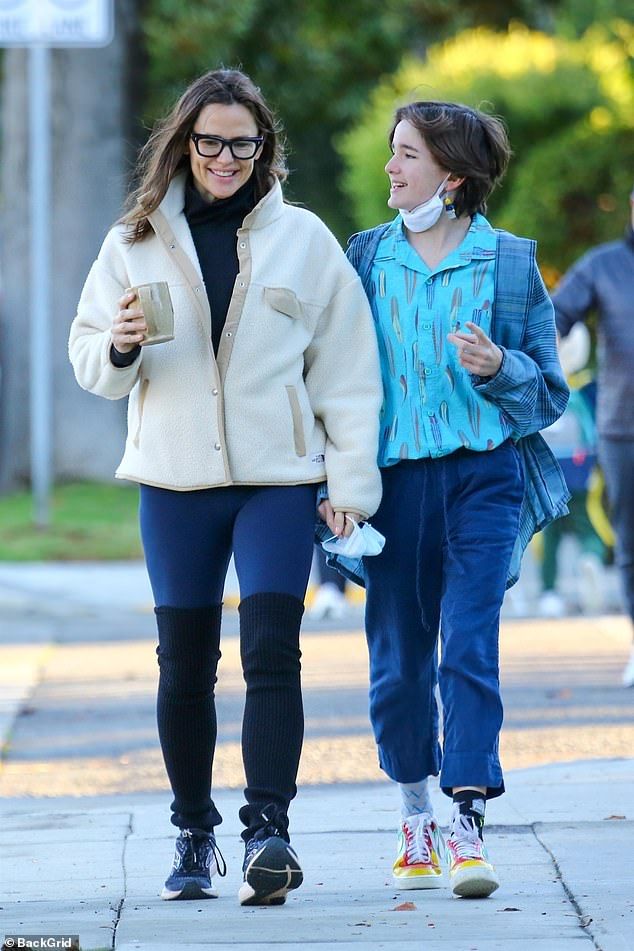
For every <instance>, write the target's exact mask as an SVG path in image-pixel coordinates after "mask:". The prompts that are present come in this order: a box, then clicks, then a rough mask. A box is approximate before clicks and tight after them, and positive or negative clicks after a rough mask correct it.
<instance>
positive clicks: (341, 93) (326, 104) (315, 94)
mask: <svg viewBox="0 0 634 951" xmlns="http://www.w3.org/2000/svg"><path fill="white" fill-rule="evenodd" d="M561 2H562V0H541V2H535V0H507V2H506V3H504V4H499V3H498V2H497V0H466V2H465V0H382V2H381V3H376V0H347V2H346V3H342V2H340V0H311V2H310V3H288V2H280V0H233V2H232V3H230V4H228V3H226V2H225V0H146V13H145V15H144V20H143V22H144V29H145V35H146V43H147V49H148V55H149V83H148V86H149V90H150V97H149V101H148V108H147V112H146V120H147V123H148V124H149V125H151V124H152V122H153V120H154V118H155V117H156V116H157V115H159V114H161V113H162V112H163V111H164V109H165V108H166V106H167V104H168V103H170V102H171V101H172V100H173V99H174V98H175V97H176V96H177V95H178V94H179V93H180V92H181V91H182V89H183V88H184V86H185V85H186V84H187V83H188V82H189V81H190V80H191V79H193V78H194V77H195V76H197V75H199V74H200V73H202V72H204V71H205V70H207V69H213V68H216V67H217V66H219V65H221V64H223V65H225V66H235V65H241V66H242V67H243V68H244V69H245V70H246V71H247V72H248V73H250V74H251V75H252V76H253V77H254V78H255V79H256V81H257V82H258V84H259V85H260V86H261V87H262V89H263V91H264V93H265V95H266V97H267V99H268V100H269V101H270V102H271V103H273V104H274V105H275V106H276V108H277V110H278V112H279V114H280V116H281V118H282V120H283V123H284V126H285V129H286V133H287V138H288V143H289V153H290V154H289V165H290V169H291V178H290V182H289V187H288V188H287V193H288V194H289V195H290V197H292V198H295V199H297V200H300V201H303V202H305V203H306V204H308V205H309V207H311V208H313V209H314V210H315V211H316V212H317V213H318V214H321V215H322V216H323V217H324V218H325V219H326V221H327V222H328V223H329V224H330V226H331V227H332V228H334V229H335V230H336V231H337V232H338V233H339V234H340V236H342V237H345V236H346V235H347V233H349V230H350V227H351V224H352V216H351V214H350V211H349V209H348V207H347V205H346V203H345V201H344V200H343V195H342V193H341V192H340V191H339V176H340V172H341V162H340V158H339V155H338V154H337V152H336V151H335V149H334V147H333V139H334V137H335V136H336V135H337V134H339V133H341V132H342V131H344V130H345V129H346V128H348V127H349V126H350V125H351V124H352V123H353V122H356V120H357V117H358V115H359V112H360V110H361V109H362V107H363V105H364V103H365V101H366V98H367V96H368V95H369V93H370V90H371V89H372V88H373V87H374V86H375V84H376V82H377V81H378V80H379V79H380V77H381V76H383V75H385V74H386V73H389V72H391V71H392V70H394V69H395V68H396V67H397V65H398V63H399V61H400V59H401V57H402V55H403V51H406V50H410V51H415V52H416V53H417V54H418V55H423V54H424V52H425V50H426V48H427V46H428V45H429V44H430V43H432V42H434V41H436V40H438V39H439V38H443V37H446V36H449V35H451V34H452V33H453V32H455V31H456V30H457V29H461V28H463V27H468V26H472V25H473V24H474V23H488V24H491V25H493V26H499V27H504V26H506V25H507V24H508V22H509V20H510V19H511V18H513V17H518V18H520V19H525V20H526V21H527V22H530V23H531V24H533V25H543V24H545V23H551V22H552V17H553V14H554V11H556V10H557V9H558V7H559V6H560V3H561Z"/></svg>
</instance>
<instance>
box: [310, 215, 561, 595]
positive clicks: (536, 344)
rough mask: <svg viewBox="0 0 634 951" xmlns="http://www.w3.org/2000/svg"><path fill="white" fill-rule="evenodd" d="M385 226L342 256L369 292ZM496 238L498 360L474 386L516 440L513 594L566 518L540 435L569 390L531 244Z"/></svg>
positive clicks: (501, 234) (359, 570) (356, 574)
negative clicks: (519, 470) (534, 552)
mask: <svg viewBox="0 0 634 951" xmlns="http://www.w3.org/2000/svg"><path fill="white" fill-rule="evenodd" d="M388 227H389V224H383V225H379V226H378V227H376V228H371V229H370V230H369V231H362V232H360V233H359V234H355V235H353V236H352V238H351V239H350V243H349V245H348V251H347V255H348V258H349V260H350V261H351V263H352V264H353V266H354V267H355V268H356V270H357V272H358V274H359V276H360V278H361V281H362V283H363V286H364V287H365V288H366V292H367V290H368V286H369V281H370V275H371V272H372V262H373V261H374V257H375V255H376V250H377V247H378V245H379V241H380V240H381V238H382V236H383V234H384V232H385V230H386V229H387V228H388ZM497 236H498V246H497V259H496V270H495V298H494V301H493V323H492V331H491V335H492V339H493V340H494V341H495V343H496V344H497V345H498V346H499V347H500V348H501V350H502V353H503V359H502V365H501V367H500V369H499V370H498V372H497V373H496V375H495V376H494V377H492V378H478V377H474V381H473V383H474V386H475V387H476V388H477V389H478V391H479V392H480V393H482V394H483V395H485V396H487V397H489V398H490V399H492V400H493V401H494V402H495V403H497V404H498V405H499V406H500V407H501V408H502V409H503V410H504V412H505V413H506V415H507V416H508V417H509V418H510V419H511V420H512V422H513V425H514V430H515V432H517V433H519V434H520V438H519V439H518V441H517V448H518V450H519V453H520V458H521V461H522V466H523V469H524V499H523V501H522V507H521V511H520V524H519V531H518V537H517V540H516V543H515V548H514V550H513V555H512V557H511V564H510V567H509V574H508V578H507V587H511V585H513V584H515V582H516V581H517V579H518V578H519V573H520V564H521V560H522V555H523V554H524V551H525V550H526V546H527V545H528V543H529V542H530V540H531V538H532V537H533V535H534V534H535V532H538V531H540V530H541V529H542V528H544V527H545V526H546V525H548V524H549V523H550V522H552V521H554V520H555V519H556V518H559V517H560V516H562V515H567V514H568V506H567V504H566V503H567V502H568V500H569V499H570V493H569V491H568V487H567V486H566V482H565V480H564V477H563V474H562V471H561V469H560V467H559V464H558V463H557V460H556V459H555V457H554V456H553V454H552V452H551V451H550V449H549V448H548V446H547V445H546V442H545V441H544V439H543V437H542V436H541V435H540V433H539V431H540V430H541V429H545V428H546V427H547V426H550V425H551V424H552V423H554V422H555V420H556V419H558V418H559V417H560V416H561V414H562V413H563V411H564V409H565V408H566V404H567V402H568V396H569V390H568V386H567V384H566V380H565V378H564V375H563V372H562V369H561V366H560V363H559V357H558V355H557V340H556V333H555V321H554V315H553V306H552V303H551V300H550V297H549V296H548V292H547V291H546V288H545V286H544V282H543V280H542V276H541V274H540V273H539V269H538V267H537V262H536V259H535V247H536V244H535V241H533V240H532V239H530V238H518V237H516V236H515V235H512V234H510V233H509V232H507V231H501V230H497ZM324 494H327V493H321V494H320V497H324ZM315 534H316V537H317V539H318V540H320V541H323V540H324V539H325V538H327V537H329V536H330V534H331V533H330V530H329V529H328V526H327V525H325V524H324V523H323V522H318V525H317V528H316V532H315ZM327 561H328V564H329V565H331V567H333V568H336V569H337V570H338V571H340V572H341V574H343V575H345V576H346V577H347V578H350V580H352V581H354V582H356V583H357V584H360V585H364V584H365V580H364V571H363V561H362V559H359V560H357V561H352V560H351V559H345V558H340V557H338V556H337V555H332V556H330V557H329V558H328V559H327Z"/></svg>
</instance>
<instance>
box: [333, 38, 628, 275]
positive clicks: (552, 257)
mask: <svg viewBox="0 0 634 951" xmlns="http://www.w3.org/2000/svg"><path fill="white" fill-rule="evenodd" d="M633 46H634V29H633V28H632V27H631V25H629V24H627V23H626V22H625V21H615V22H614V23H613V24H612V25H611V27H610V28H607V27H598V26H596V27H592V28H591V29H590V30H588V31H586V33H585V34H584V35H583V37H581V39H578V40H577V39H574V38H564V37H557V36H548V35H546V34H544V33H540V32H536V31H531V30H529V29H528V28H526V27H525V26H522V25H519V24H513V25H511V27H510V28H509V29H508V30H507V31H505V32H503V33H500V32H495V31H492V30H489V29H474V30H468V31H464V32H463V33H461V34H459V35H458V36H456V37H454V38H452V39H450V40H448V41H447V42H445V43H443V44H438V45H436V46H434V47H432V48H430V49H429V51H428V55H427V58H426V59H425V60H421V59H417V58H414V57H411V56H410V57H407V58H406V59H405V61H404V62H403V64H402V65H401V67H400V68H399V70H398V71H397V72H396V73H395V74H394V75H393V76H391V77H387V78H385V79H384V80H383V81H382V82H381V83H380V84H379V85H378V87H377V88H376V90H375V91H374V93H373V95H372V97H371V99H370V101H369V103H368V106H367V108H366V109H365V111H364V112H363V115H362V117H361V119H360V121H359V123H358V124H357V125H356V126H355V127H354V128H353V129H352V130H351V131H349V132H347V133H346V134H344V135H343V136H342V137H341V139H340V141H339V149H340V152H341V155H342V157H343V160H344V164H345V172H344V176H343V188H344V191H345V192H346V194H347V195H348V198H349V200H350V203H351V207H352V209H353V212H354V215H355V222H356V225H357V227H361V228H363V227H369V226H371V225H373V224H375V223H376V222H377V221H381V220H385V219H386V218H388V217H389V216H390V215H391V212H389V210H388V209H387V208H386V201H387V178H386V176H385V173H384V171H383V166H384V164H385V162H386V160H387V158H388V156H389V151H388V146H387V139H386V134H387V131H388V130H389V128H390V125H391V119H392V116H393V113H394V108H395V106H397V105H398V104H399V103H401V102H405V101H411V100H412V99H450V100H457V101H460V102H465V103H467V104H468V105H471V106H477V107H480V108H484V109H485V110H486V111H488V112H492V113H495V114H497V115H500V116H502V117H503V118H504V120H505V122H506V124H507V126H508V128H509V132H510V138H511V143H512V146H513V150H514V159H513V161H512V163H511V169H510V171H509V174H508V176H507V178H506V180H505V182H504V183H503V185H502V187H501V188H500V189H499V191H498V192H497V193H495V194H494V195H493V196H492V199H491V202H490V208H489V211H490V214H491V217H492V218H493V219H494V221H495V223H496V224H499V225H501V226H503V227H507V228H509V229H510V230H512V231H515V232H517V233H519V234H531V235H534V236H535V237H537V238H538V240H539V242H540V254H541V258H542V261H543V262H544V263H545V264H546V270H547V272H548V274H549V275H551V276H552V278H553V279H554V278H555V277H556V276H557V274H558V273H559V271H560V270H561V269H562V268H564V267H565V266H567V265H568V264H569V263H570V261H571V260H573V259H574V258H575V257H577V256H578V255H579V254H580V253H581V252H582V251H584V250H585V249H586V248H587V247H588V246H589V245H590V244H592V243H596V242H597V241H600V240H604V239H605V237H606V236H610V235H611V236H615V235H617V234H618V233H619V232H620V229H621V222H622V221H624V220H625V213H626V201H627V194H628V191H629V188H631V178H632V168H634V163H633V162H632V153H633V149H634V144H633V142H632V125H633V123H634V82H633V79H632V71H631V60H632V50H633Z"/></svg>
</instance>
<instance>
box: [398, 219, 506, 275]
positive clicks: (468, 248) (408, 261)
mask: <svg viewBox="0 0 634 951" xmlns="http://www.w3.org/2000/svg"><path fill="white" fill-rule="evenodd" d="M388 236H389V238H390V240H389V241H388V242H387V247H386V249H385V256H386V257H390V258H393V260H395V261H396V262H397V264H402V265H403V267H407V268H409V269H410V270H412V271H419V272H420V273H422V274H426V275H429V274H436V273H438V272H440V271H446V270H449V269H450V268H455V267H464V265H465V264H469V263H470V262H471V261H482V260H484V261H487V260H490V259H491V258H493V257H495V252H496V247H497V235H496V233H495V231H494V230H493V228H492V227H491V225H490V224H489V222H488V221H487V219H486V218H485V217H484V215H481V214H479V213H476V214H475V215H474V216H473V218H472V220H471V224H470V225H469V230H468V231H467V233H466V235H465V236H464V238H463V239H462V241H461V242H460V244H459V245H458V247H457V248H456V249H455V250H454V251H451V252H450V253H449V254H448V255H447V257H445V258H443V260H442V261H441V262H440V264H438V265H437V267H435V268H434V270H433V271H431V270H430V268H429V267H428V266H427V265H426V264H425V262H424V261H423V260H422V259H421V258H420V257H419V255H418V254H417V253H416V251H415V250H414V248H413V247H412V246H411V244H410V243H409V241H408V240H407V237H406V236H405V230H404V226H403V220H402V218H401V216H400V215H398V216H397V217H396V218H395V219H394V221H393V222H392V224H391V225H390V227H389V228H388V230H387V232H386V237H388ZM381 256H383V255H381Z"/></svg>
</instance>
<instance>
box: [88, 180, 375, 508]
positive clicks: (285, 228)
mask: <svg viewBox="0 0 634 951" xmlns="http://www.w3.org/2000/svg"><path fill="white" fill-rule="evenodd" d="M184 185H185V176H184V175H182V174H181V175H178V176H177V177H176V178H175V179H174V180H173V182H172V183H171V185H170V188H169V190H168V192H167V195H166V196H165V198H164V200H163V202H162V203H161V206H160V208H159V209H158V210H157V211H156V212H154V213H153V214H152V215H151V216H150V222H151V224H152V228H153V233H151V234H150V235H148V236H147V237H146V238H145V239H144V240H143V241H139V242H137V243H136V244H133V245H130V244H127V243H126V242H125V241H124V235H125V228H124V227H123V226H121V225H117V226H115V227H114V228H113V229H112V230H111V231H110V232H109V234H108V235H107V237H106V239H105V241H104V244H103V246H102V248H101V251H100V253H99V256H98V258H97V260H96V261H95V263H94V265H93V267H92V268H91V271H90V274H89V275H88V278H87V280H86V284H85V286H84V289H83V292H82V295H81V299H80V301H79V306H78V311H77V316H76V318H75V320H74V321H73V324H72V326H71V332H70V341H69V356H70V360H71V363H72V365H73V369H74V371H75V376H76V378H77V381H78V383H79V385H80V386H82V387H83V388H84V389H86V390H89V391H90V392H91V393H95V394H97V395H98V396H104V397H106V398H107V399H121V398H123V397H126V396H129V401H128V435H127V440H126V447H125V452H124V456H123V459H122V461H121V463H120V465H119V467H118V469H117V472H116V475H117V477H118V478H121V479H130V480H131V481H134V482H143V483H147V484H149V485H157V486H162V487H165V488H169V489H176V490H188V489H202V488H208V487H212V486H223V485H295V484H300V483H311V482H322V481H323V480H324V479H327V481H328V489H329V494H330V500H331V502H332V504H333V507H334V508H335V509H336V510H339V511H357V512H360V513H362V514H363V515H366V516H369V515H372V514H373V513H374V512H375V511H376V509H377V507H378V504H379V501H380V496H381V480H380V474H379V471H378V468H377V462H376V458H377V444H378V427H379V410H380V406H381V402H382V386H381V376H380V369H379V359H378V347H377V343H376V334H375V331H374V325H373V320H372V315H371V312H370V308H369V306H368V302H367V298H366V296H365V292H364V290H363V288H362V286H361V282H360V281H359V278H358V277H357V274H356V272H355V271H354V269H353V267H352V266H351V265H350V264H349V263H348V261H347V260H346V257H345V255H344V253H343V251H342V250H341V248H340V247H339V245H338V243H337V241H336V240H335V238H334V236H333V235H332V234H331V233H330V231H329V230H328V229H327V228H326V226H325V225H324V224H323V222H321V221H320V220H319V218H317V217H316V216H315V215H313V214H312V213H311V212H309V211H307V210H306V209H303V208H298V207H295V206H293V205H287V204H285V203H284V201H283V199H282V189H281V187H280V185H279V184H275V185H274V186H273V188H272V189H271V191H270V192H268V194H267V195H265V196H264V198H263V199H262V200H261V201H260V202H259V203H258V205H257V206H256V208H254V210H253V211H252V212H251V213H250V214H248V215H247V217H246V218H245V220H244V222H243V225H242V227H241V228H240V229H239V231H238V237H237V250H238V259H239V273H238V276H237V278H236V282H235V286H234V291H233V295H232V298H231V303H230V306H229V310H228V313H227V320H226V324H225V327H224V331H223V337H222V340H221V343H220V347H219V350H218V356H217V359H216V358H215V357H214V354H213V349H212V346H211V332H210V328H211V316H210V311H209V302H208V298H207V294H206V291H205V287H204V284H203V279H202V275H201V271H200V266H199V264H198V259H197V256H196V251H195V248H194V244H193V240H192V236H191V232H190V230H189V227H188V225H187V221H186V219H185V215H184V212H183V207H184ZM150 281H167V282H168V284H169V288H170V294H171V297H172V302H173V305H174V327H175V339H174V340H173V341H170V342H168V343H163V344H160V345H157V346H153V347H147V348H142V350H141V354H140V355H139V357H138V358H137V360H136V361H135V362H134V363H133V364H132V365H131V366H129V367H124V368H117V367H115V366H113V364H112V363H111V362H110V359H109V353H110V345H111V336H110V330H111V326H112V321H113V318H114V316H115V314H116V312H117V309H118V303H117V302H118V299H119V298H120V297H121V296H122V295H123V294H124V292H125V290H126V289H127V288H128V287H131V286H134V285H137V284H145V283H148V282H150Z"/></svg>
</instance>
